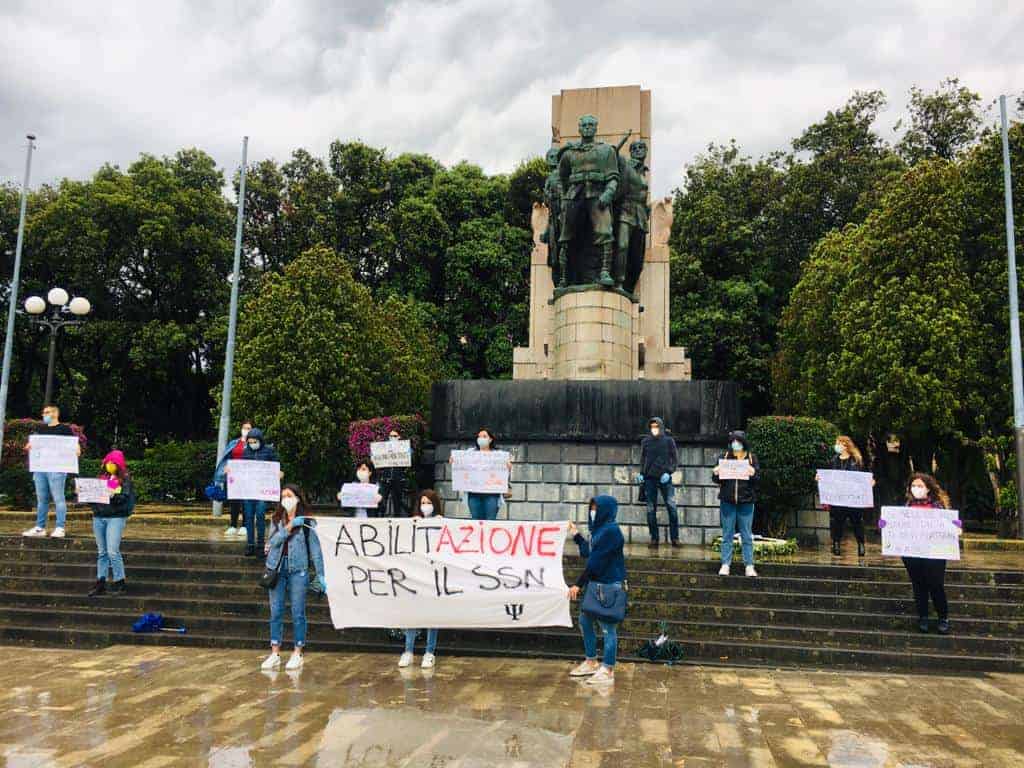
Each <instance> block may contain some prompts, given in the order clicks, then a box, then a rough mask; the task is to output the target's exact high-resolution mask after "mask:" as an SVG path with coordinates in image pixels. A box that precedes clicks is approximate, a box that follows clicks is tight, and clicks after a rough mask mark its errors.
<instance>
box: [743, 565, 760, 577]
mask: <svg viewBox="0 0 1024 768" xmlns="http://www.w3.org/2000/svg"><path fill="white" fill-rule="evenodd" d="M746 573H747V576H757V571H756V570H754V566H752V565H748V566H747V568H746Z"/></svg>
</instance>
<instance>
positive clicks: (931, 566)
mask: <svg viewBox="0 0 1024 768" xmlns="http://www.w3.org/2000/svg"><path fill="white" fill-rule="evenodd" d="M906 504H907V506H908V507H926V508H931V509H949V496H947V495H946V492H945V491H944V490H942V487H941V486H940V485H939V484H938V482H936V480H935V478H934V477H932V476H931V475H926V474H924V473H923V472H918V473H916V474H914V475H911V477H910V483H909V485H908V486H907V501H906ZM878 524H879V527H882V528H884V527H885V521H884V520H880V521H879V523H878ZM953 524H954V525H955V526H956V527H957V528H959V527H960V521H959V520H956V521H954V522H953ZM903 566H904V567H905V568H906V569H907V575H908V576H910V583H911V584H912V585H913V587H914V603H915V604H916V606H917V617H918V619H917V627H918V629H920V630H921V631H922V632H927V631H928V599H929V598H931V601H932V603H933V604H934V605H935V612H936V613H937V614H938V616H939V623H938V627H937V628H938V630H939V634H940V635H946V634H949V601H948V600H947V599H946V585H945V581H946V561H945V560H936V559H933V558H929V557H904V558H903Z"/></svg>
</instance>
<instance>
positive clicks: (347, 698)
mask: <svg viewBox="0 0 1024 768" xmlns="http://www.w3.org/2000/svg"><path fill="white" fill-rule="evenodd" d="M259 659H260V656H259V655H258V654H256V653H253V652H251V651H229V650H198V649H185V648H139V647H120V646H115V647H111V648H107V649H104V650H99V651H77V650H43V649H23V648H13V647H4V648H0V711H2V712H3V713H4V717H2V718H0V755H2V759H3V762H2V763H0V764H2V765H3V766H5V768H30V767H31V766H60V767H65V768H70V767H71V766H108V767H113V766H135V767H137V768H170V767H171V766H210V767H211V768H236V767H237V768H242V767H243V766H325V767H326V766H332V768H333V767H334V766H347V767H349V768H357V767H358V768H405V767H406V766H408V767H413V766H415V767H416V768H470V767H477V766H479V768H485V767H488V768H534V767H536V768H553V767H554V766H569V767H571V768H640V767H644V768H646V767H647V766H672V767H674V768H683V767H685V768H693V767H694V766H730V767H732V766H736V767H739V766H779V767H780V768H781V767H782V766H841V767H842V768H923V767H925V766H927V767H929V768H943V767H947V766H948V767H950V768H953V767H954V766H955V767H956V768H961V767H967V766H978V767H979V768H999V767H1000V766H1007V767H1009V766H1021V765H1024V676H1015V675H999V674H991V675H971V676H962V677H939V676H911V675H890V674H862V673H843V674H837V673H829V672H806V671H780V670H767V669H744V668H735V667H733V668H725V667H722V668H715V667H697V666H687V665H683V666H676V667H665V666H654V665H631V664H623V665H620V667H619V672H618V679H617V681H616V685H615V687H614V689H613V690H594V689H591V688H588V687H586V686H583V685H581V684H580V683H578V682H576V681H574V680H571V679H570V678H569V677H568V676H567V675H566V672H567V671H568V669H569V666H568V663H562V662H557V661H530V660H501V661H489V660H486V659H478V658H444V657H442V658H440V659H439V663H438V666H437V668H436V670H435V671H434V672H433V673H429V672H424V671H422V670H420V669H419V668H418V667H415V668H413V669H412V670H403V671H400V670H398V669H397V668H396V667H395V662H396V660H397V656H395V657H391V656H380V655H360V654H351V655H341V654H317V653H316V649H315V648H313V649H311V652H310V655H309V659H308V662H307V664H306V667H305V669H303V670H302V671H301V672H300V673H286V672H284V671H281V672H279V673H273V674H269V673H266V674H265V673H261V672H259V671H258V670H257V667H258V663H259Z"/></svg>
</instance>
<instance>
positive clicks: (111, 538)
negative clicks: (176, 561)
mask: <svg viewBox="0 0 1024 768" xmlns="http://www.w3.org/2000/svg"><path fill="white" fill-rule="evenodd" d="M101 466H102V467H103V472H102V473H101V474H100V479H101V480H105V481H106V484H107V490H108V491H109V492H110V503H109V504H91V505H90V506H91V507H92V533H93V536H95V537H96V584H95V585H94V586H93V588H92V589H91V590H90V591H89V597H99V596H100V595H103V594H107V593H108V592H109V593H110V594H112V595H119V594H121V593H122V592H124V558H122V557H121V536H122V535H123V534H124V526H125V523H127V522H128V516H129V515H131V513H132V512H133V511H134V509H135V490H134V489H133V487H132V478H131V475H130V474H129V472H128V466H127V465H126V464H125V460H124V454H123V453H121V451H111V452H110V453H108V454H107V455H106V457H105V458H104V459H103V463H102V465H101ZM108 573H110V574H111V575H112V576H113V581H111V582H110V587H109V589H108V587H107V574H108Z"/></svg>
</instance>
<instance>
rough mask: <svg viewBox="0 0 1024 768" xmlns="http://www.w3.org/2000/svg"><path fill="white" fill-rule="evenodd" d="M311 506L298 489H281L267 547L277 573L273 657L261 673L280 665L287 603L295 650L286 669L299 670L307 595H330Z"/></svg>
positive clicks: (272, 619) (273, 598) (272, 613)
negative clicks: (290, 614) (313, 590)
mask: <svg viewBox="0 0 1024 768" xmlns="http://www.w3.org/2000/svg"><path fill="white" fill-rule="evenodd" d="M308 513H309V504H308V503H307V502H306V498H305V496H304V494H303V493H302V489H300V488H299V486H297V485H286V486H285V487H284V488H282V489H281V503H280V504H278V506H277V509H275V510H274V515H273V517H272V518H271V521H270V541H269V543H268V546H267V565H266V568H267V570H268V571H275V570H276V571H277V583H276V584H274V587H273V589H271V590H270V655H269V656H268V657H267V658H266V660H264V662H263V664H262V669H263V670H265V671H269V670H273V669H277V667H279V666H280V665H281V641H282V640H283V639H284V609H285V599H286V598H287V600H288V601H289V602H290V603H291V607H292V629H293V631H294V633H295V650H294V651H293V652H292V657H291V658H290V659H289V660H288V664H287V665H286V666H285V669H288V670H292V671H294V670H298V669H301V668H302V664H303V655H302V654H303V649H304V648H305V647H306V593H307V592H308V591H309V589H310V588H311V585H314V586H315V587H316V589H317V591H318V592H320V593H321V594H322V593H324V592H326V591H327V582H326V580H325V578H324V557H323V552H322V550H321V549H320V539H319V537H318V536H317V533H316V520H314V519H313V518H311V517H306V515H307V514H308Z"/></svg>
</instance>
